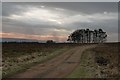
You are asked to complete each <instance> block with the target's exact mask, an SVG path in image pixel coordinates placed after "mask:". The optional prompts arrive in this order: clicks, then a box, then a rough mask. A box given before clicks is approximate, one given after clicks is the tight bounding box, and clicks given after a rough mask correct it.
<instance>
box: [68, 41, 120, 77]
mask: <svg viewBox="0 0 120 80" xmlns="http://www.w3.org/2000/svg"><path fill="white" fill-rule="evenodd" d="M118 46H119V44H117V43H107V44H98V46H97V47H95V48H92V49H88V50H85V51H84V52H83V54H82V56H81V59H80V61H81V63H80V64H79V66H78V67H77V68H76V69H75V70H74V71H73V72H72V73H71V74H70V75H69V76H68V77H69V78H118V77H120V74H119V66H118V65H119V51H118V50H119V49H118Z"/></svg>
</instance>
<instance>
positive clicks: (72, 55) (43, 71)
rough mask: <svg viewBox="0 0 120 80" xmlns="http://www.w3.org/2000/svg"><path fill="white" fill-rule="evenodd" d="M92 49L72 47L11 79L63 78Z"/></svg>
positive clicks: (87, 46) (88, 46)
mask: <svg viewBox="0 0 120 80" xmlns="http://www.w3.org/2000/svg"><path fill="white" fill-rule="evenodd" d="M93 47H95V45H85V46H78V47H74V48H72V49H70V50H69V51H65V52H63V53H62V54H61V55H59V56H57V57H55V58H53V59H51V60H49V61H47V62H44V63H40V64H38V65H36V66H33V67H31V68H29V69H28V70H26V71H25V72H22V73H19V74H16V75H14V76H12V77H11V78H63V77H65V76H67V75H69V74H70V73H71V72H72V71H73V70H74V69H75V68H76V67H77V66H78V65H79V63H80V57H81V54H82V53H83V51H84V50H86V49H88V48H93Z"/></svg>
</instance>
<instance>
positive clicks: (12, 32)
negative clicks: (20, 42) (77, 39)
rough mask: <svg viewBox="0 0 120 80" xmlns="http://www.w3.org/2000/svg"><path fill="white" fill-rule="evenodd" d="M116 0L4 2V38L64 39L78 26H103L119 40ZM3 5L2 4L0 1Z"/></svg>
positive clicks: (113, 39)
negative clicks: (103, 0) (106, 0)
mask: <svg viewBox="0 0 120 80" xmlns="http://www.w3.org/2000/svg"><path fill="white" fill-rule="evenodd" d="M117 4H118V3H117V2H3V3H2V31H1V32H0V34H2V37H3V38H25V39H37V40H51V39H52V40H54V41H58V42H64V41H66V40H67V37H68V35H69V34H70V33H72V32H73V31H75V30H76V29H86V28H89V29H91V30H94V29H99V28H102V29H103V30H104V31H105V32H107V34H108V38H107V40H108V42H115V41H118V5H117ZM0 5H1V4H0Z"/></svg>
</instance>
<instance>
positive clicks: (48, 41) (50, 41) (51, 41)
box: [46, 40, 55, 43]
mask: <svg viewBox="0 0 120 80" xmlns="http://www.w3.org/2000/svg"><path fill="white" fill-rule="evenodd" d="M46 43H55V41H53V40H47V41H46Z"/></svg>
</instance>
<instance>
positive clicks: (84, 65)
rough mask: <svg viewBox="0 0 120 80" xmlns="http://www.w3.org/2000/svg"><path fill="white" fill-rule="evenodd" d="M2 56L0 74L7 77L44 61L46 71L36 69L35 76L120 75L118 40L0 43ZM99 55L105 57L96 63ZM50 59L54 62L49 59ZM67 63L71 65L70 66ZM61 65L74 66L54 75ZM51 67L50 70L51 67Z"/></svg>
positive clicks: (78, 76)
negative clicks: (86, 42)
mask: <svg viewBox="0 0 120 80" xmlns="http://www.w3.org/2000/svg"><path fill="white" fill-rule="evenodd" d="M92 45H96V47H92ZM87 47H88V49H87ZM59 55H61V56H59ZM2 57H3V60H2V62H3V64H2V67H3V73H2V75H3V77H10V76H12V75H15V74H17V73H21V74H22V72H24V71H26V70H27V69H29V68H30V67H32V66H35V65H37V64H39V66H40V67H39V69H40V68H41V69H42V68H43V65H44V67H45V68H46V71H43V73H42V72H37V73H39V76H37V77H52V76H53V77H63V76H64V77H68V78H95V77H96V78H97V77H118V76H119V74H118V72H117V71H118V62H117V61H118V44H117V43H107V44H81V43H79V44H76V43H53V44H46V43H3V45H2ZM60 57H61V58H60ZM101 57H103V58H104V60H107V61H106V62H103V63H99V61H98V59H99V58H101ZM54 58H56V60H54ZM52 59H53V63H51V61H52ZM50 60H51V61H50ZM54 61H55V62H54ZM69 61H70V62H69ZM76 61H77V63H76ZM97 61H98V62H97ZM44 62H46V63H44ZM78 62H80V63H78ZM49 63H50V65H52V66H51V67H48V66H49ZM65 64H66V66H65ZM68 65H71V66H73V68H72V67H70V66H68ZM62 66H65V67H62ZM36 67H37V66H36ZM61 68H63V71H65V70H64V69H65V68H66V69H69V68H70V69H73V70H71V71H72V72H71V71H69V75H68V73H66V72H63V73H66V74H63V75H58V76H56V75H55V74H56V73H61V71H62V70H60V71H59V70H58V69H61ZM41 69H40V70H41ZM49 69H50V70H49ZM51 69H53V70H52V71H51ZM103 69H104V70H103ZM31 70H32V69H31ZM57 70H58V72H57ZM33 71H34V70H33ZM37 71H38V70H37ZM48 72H49V73H48ZM93 72H94V73H93ZM26 73H27V71H26ZM26 73H24V74H26ZM37 73H36V74H37ZM40 73H42V74H40ZM45 74H46V75H45ZM31 75H32V74H31Z"/></svg>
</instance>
